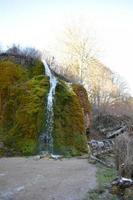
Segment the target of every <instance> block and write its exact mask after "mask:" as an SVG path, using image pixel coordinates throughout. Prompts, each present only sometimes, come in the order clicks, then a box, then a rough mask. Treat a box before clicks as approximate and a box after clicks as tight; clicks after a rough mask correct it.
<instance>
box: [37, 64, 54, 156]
mask: <svg viewBox="0 0 133 200" xmlns="http://www.w3.org/2000/svg"><path fill="white" fill-rule="evenodd" d="M42 61H43V64H44V66H45V74H46V75H47V76H48V77H49V80H50V90H49V93H48V97H47V115H46V126H45V131H44V132H43V133H42V134H41V136H40V152H41V153H42V152H44V151H46V152H48V153H51V154H53V137H52V131H53V118H54V112H53V100H54V95H55V88H56V85H57V79H56V77H55V76H54V75H53V74H52V73H51V70H50V69H49V66H48V64H47V62H46V61H45V60H42Z"/></svg>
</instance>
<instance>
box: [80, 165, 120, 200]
mask: <svg viewBox="0 0 133 200" xmlns="http://www.w3.org/2000/svg"><path fill="white" fill-rule="evenodd" d="M96 176H97V188H95V189H92V190H90V191H89V192H88V193H87V195H86V197H85V198H84V200H117V197H116V196H115V195H112V194H110V193H109V191H108V186H109V185H110V183H111V181H112V180H113V179H114V178H116V176H117V172H116V170H115V169H114V168H108V167H105V166H103V165H101V164H97V174H96Z"/></svg>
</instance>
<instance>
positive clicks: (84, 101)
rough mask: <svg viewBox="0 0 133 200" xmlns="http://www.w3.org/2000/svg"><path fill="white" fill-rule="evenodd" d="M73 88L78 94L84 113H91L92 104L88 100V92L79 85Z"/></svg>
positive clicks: (73, 85) (74, 85)
mask: <svg viewBox="0 0 133 200" xmlns="http://www.w3.org/2000/svg"><path fill="white" fill-rule="evenodd" d="M72 88H73V90H74V92H75V93H76V95H77V97H78V98H79V101H80V104H81V107H82V108H83V110H84V113H90V112H91V111H92V107H91V104H90V102H89V100H88V95H87V91H86V90H85V88H84V87H83V86H82V85H79V84H72Z"/></svg>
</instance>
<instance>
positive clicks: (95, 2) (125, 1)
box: [0, 0, 133, 93]
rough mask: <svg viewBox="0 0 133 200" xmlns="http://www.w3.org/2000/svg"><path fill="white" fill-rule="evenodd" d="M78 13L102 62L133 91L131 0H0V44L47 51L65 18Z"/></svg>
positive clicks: (132, 5)
mask: <svg viewBox="0 0 133 200" xmlns="http://www.w3.org/2000/svg"><path fill="white" fill-rule="evenodd" d="M80 15H82V16H83V15H84V16H85V19H86V24H87V23H90V24H91V25H92V24H93V28H94V30H95V33H96V41H97V43H98V46H99V47H100V48H101V49H102V52H101V61H102V62H103V63H104V64H105V65H107V66H109V67H110V68H111V69H113V70H115V71H117V72H119V73H120V74H121V75H122V76H123V77H124V78H125V79H126V80H127V81H128V83H129V86H130V88H131V89H132V93H133V78H132V68H133V58H132V57H133V56H132V52H133V0H80V1H78V0H0V43H1V45H3V46H4V47H5V46H10V45H11V44H13V43H17V44H20V45H22V46H27V45H28V46H34V47H37V48H39V49H43V48H45V49H48V50H49V49H50V48H51V46H52V44H53V42H54V40H56V37H57V36H58V33H60V32H61V31H62V29H63V26H64V24H65V23H66V22H67V20H68V18H69V21H70V20H71V18H72V19H73V18H75V19H77V18H78V17H79V16H80ZM81 24H82V23H81Z"/></svg>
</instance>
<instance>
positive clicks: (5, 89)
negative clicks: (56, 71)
mask: <svg viewBox="0 0 133 200" xmlns="http://www.w3.org/2000/svg"><path fill="white" fill-rule="evenodd" d="M49 87H50V86H49V79H48V77H46V76H45V75H44V66H43V63H42V62H41V61H39V60H36V61H34V63H32V65H30V66H23V65H18V64H16V62H15V61H11V60H8V59H5V60H0V155H33V154H36V153H37V151H38V147H39V136H40V134H41V133H42V131H43V130H45V122H46V117H47V116H46V113H47V112H46V104H47V95H48V92H49ZM79 88H80V86H79V85H75V86H74V85H73V86H71V85H70V84H66V83H65V82H64V81H61V80H59V82H58V84H57V87H56V94H55V99H54V123H53V141H54V144H53V145H54V153H60V154H64V155H66V156H70V155H79V154H81V153H85V152H87V139H86V135H85V121H84V112H85V110H84V103H83V102H81V99H80V98H79V93H78V92H77V91H78V90H79ZM82 90H83V89H82ZM80 91H81V88H80ZM86 98H87V97H85V99H86ZM84 102H86V100H84ZM85 105H86V109H87V111H86V112H89V107H88V105H87V102H86V103H85Z"/></svg>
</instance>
